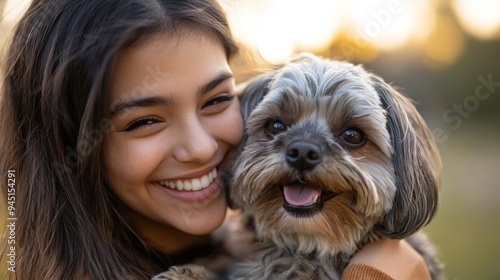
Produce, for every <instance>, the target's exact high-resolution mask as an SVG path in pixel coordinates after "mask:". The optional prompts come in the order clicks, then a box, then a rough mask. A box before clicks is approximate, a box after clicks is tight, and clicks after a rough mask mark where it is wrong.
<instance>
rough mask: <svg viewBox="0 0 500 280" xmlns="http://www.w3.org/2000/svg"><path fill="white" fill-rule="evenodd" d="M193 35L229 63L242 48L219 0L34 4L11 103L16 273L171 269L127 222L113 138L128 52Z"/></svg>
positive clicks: (2, 157)
mask: <svg viewBox="0 0 500 280" xmlns="http://www.w3.org/2000/svg"><path fill="white" fill-rule="evenodd" d="M186 28H188V29H196V30H198V31H201V32H204V33H205V34H207V36H210V37H211V38H213V39H214V40H217V41H218V42H220V43H221V45H222V46H223V47H224V49H225V51H226V55H227V57H228V59H229V58H230V57H231V56H232V55H233V54H234V53H235V52H236V50H237V48H236V45H235V43H234V41H233V39H232V36H231V33H230V30H229V27H228V23H227V21H226V18H225V15H224V13H223V11H222V9H221V8H220V6H219V5H218V4H217V2H216V1H215V0H190V1H173V0H168V1H167V0H127V1H119V0H33V2H32V4H31V6H30V7H29V8H28V10H27V12H26V13H25V14H24V16H23V17H22V19H21V20H20V22H19V23H18V25H17V26H16V29H15V32H14V35H13V39H12V43H11V46H10V48H9V52H8V56H7V59H6V65H5V69H4V73H5V80H4V83H3V89H2V94H1V96H0V101H1V104H0V116H1V120H0V125H1V126H0V144H1V149H0V172H1V174H2V179H1V180H2V181H1V183H0V186H1V188H0V189H1V190H0V192H1V194H2V199H1V202H0V203H1V204H0V206H1V209H2V210H1V212H0V213H6V210H7V208H8V205H9V204H8V203H7V199H6V198H7V192H8V190H10V189H9V187H12V185H11V186H8V184H7V179H6V174H7V173H8V170H14V172H15V179H16V181H15V186H14V187H15V212H13V213H11V214H13V215H11V216H8V215H10V214H8V215H6V214H2V215H3V217H1V218H2V221H6V218H7V217H10V218H12V217H14V216H15V217H16V218H17V220H16V227H15V254H16V256H15V265H16V267H15V271H16V275H15V276H14V277H17V278H19V279H28V278H32V277H36V278H37V279H75V278H82V279H87V278H90V279H118V278H120V279H121V278H123V279H129V278H131V279H142V278H148V277H150V276H151V274H152V273H156V271H155V270H162V269H165V268H166V267H168V265H169V264H170V263H169V261H168V260H160V258H158V257H157V256H158V254H156V253H155V252H154V251H148V250H147V248H146V246H145V245H142V244H141V241H140V239H139V238H138V237H137V236H135V234H134V233H133V231H132V230H131V228H130V227H129V226H128V225H127V223H126V221H125V219H124V218H123V217H121V216H120V214H119V211H118V210H117V207H116V205H117V203H116V199H115V198H114V197H113V195H112V194H111V192H110V191H109V188H108V187H107V183H106V174H105V170H104V166H103V162H104V161H103V157H104V156H105V154H104V151H103V148H102V147H103V145H102V143H103V138H104V137H105V134H106V133H107V132H109V128H110V124H109V121H107V118H106V108H108V106H109V100H108V99H109V98H108V93H109V87H110V85H109V81H110V75H111V71H112V68H113V65H114V61H115V60H116V56H117V54H118V53H119V51H120V50H122V49H124V48H126V47H128V46H130V45H131V44H133V43H134V42H136V41H137V40H139V39H141V38H144V37H145V36H150V35H153V34H156V33H165V32H166V33H169V34H174V35H175V33H176V32H179V30H180V29H186ZM7 235H9V233H8V230H6V231H5V234H4V237H3V239H2V248H3V249H2V250H3V252H2V256H3V257H5V256H6V255H7V253H8V251H9V250H10V246H12V245H11V244H8V242H7V241H8V238H7V237H8V236H7ZM141 248H142V249H143V252H142V253H141V252H139V251H141ZM2 263H3V264H5V261H4V260H2ZM11 277H12V275H11Z"/></svg>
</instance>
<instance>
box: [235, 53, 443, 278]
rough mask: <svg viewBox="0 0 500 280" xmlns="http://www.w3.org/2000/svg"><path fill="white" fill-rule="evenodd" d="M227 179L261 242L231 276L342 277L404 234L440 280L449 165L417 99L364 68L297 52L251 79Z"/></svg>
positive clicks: (250, 227) (237, 205) (244, 100)
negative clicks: (437, 233) (434, 230)
mask: <svg viewBox="0 0 500 280" xmlns="http://www.w3.org/2000/svg"><path fill="white" fill-rule="evenodd" d="M241 106H242V114H243V118H244V120H245V125H246V127H245V129H246V132H245V135H244V139H243V143H242V145H241V146H240V147H241V148H240V150H239V151H238V152H237V153H236V156H235V158H234V159H233V162H232V165H231V170H230V173H232V174H231V175H230V176H229V177H228V178H227V180H228V182H229V185H230V195H229V196H230V198H231V204H232V206H233V207H236V208H240V209H241V210H242V211H243V212H244V213H245V215H247V219H246V221H245V223H246V224H247V225H249V226H247V227H248V228H249V230H251V231H254V232H255V234H256V238H257V240H258V247H257V248H258V251H257V253H256V256H254V258H253V260H249V261H247V262H242V263H240V264H237V265H236V266H235V267H234V268H233V269H232V272H231V275H230V277H229V278H230V279H340V277H341V275H342V272H343V270H344V269H345V268H346V266H347V264H348V263H349V260H350V259H351V257H352V256H353V254H354V253H355V252H356V251H357V250H358V249H359V248H361V246H363V245H364V244H366V243H367V242H371V241H374V240H378V239H379V238H380V237H383V236H385V237H389V238H396V239H403V238H406V240H408V242H409V243H410V244H411V245H412V246H414V248H415V249H416V250H417V251H418V252H419V253H420V254H422V256H423V257H424V260H425V261H426V264H427V266H428V268H429V271H430V273H431V276H432V279H442V272H441V270H442V267H441V264H440V263H439V261H438V259H437V257H436V252H435V250H434V247H433V246H432V245H431V244H430V243H429V242H428V241H427V240H426V238H425V236H423V234H422V233H418V231H419V230H420V229H421V228H422V227H423V226H425V225H427V224H428V223H429V222H430V221H431V219H432V218H433V217H434V215H435V213H436V211H437V206H438V200H439V188H440V186H439V185H440V172H441V161H440V157H439V153H438V150H437V147H436V144H435V142H434V140H433V138H432V135H431V133H430V131H429V129H428V127H427V125H426V124H425V122H424V120H423V119H422V117H421V116H420V115H419V114H418V112H417V110H416V108H415V107H414V105H413V104H412V101H411V100H410V99H409V98H407V97H406V96H404V95H403V94H401V93H399V92H398V91H397V90H395V89H394V88H393V87H392V86H390V85H389V84H387V83H386V82H384V81H383V80H382V79H381V78H379V77H377V76H376V75H374V74H372V73H369V72H367V71H366V70H364V69H363V68H362V67H361V66H355V65H353V64H350V63H347V62H340V61H333V60H328V59H323V58H319V57H317V56H314V55H312V54H301V55H299V56H298V57H296V58H295V59H293V60H292V61H291V62H290V63H288V64H286V65H284V66H283V67H282V68H279V69H277V70H275V71H270V72H268V73H265V74H263V75H261V76H259V77H257V78H255V79H254V80H253V81H251V82H250V83H249V85H248V86H247V87H246V89H245V92H244V94H243V98H242V102H241Z"/></svg>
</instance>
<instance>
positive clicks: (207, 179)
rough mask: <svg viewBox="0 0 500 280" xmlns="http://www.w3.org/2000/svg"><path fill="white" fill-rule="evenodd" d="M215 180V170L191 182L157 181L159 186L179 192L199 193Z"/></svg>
mask: <svg viewBox="0 0 500 280" xmlns="http://www.w3.org/2000/svg"><path fill="white" fill-rule="evenodd" d="M215 178H217V169H215V168H214V169H213V170H212V171H210V172H209V173H208V174H206V175H203V176H202V177H201V178H193V179H191V180H175V181H159V183H160V185H162V186H165V187H169V188H171V189H176V190H179V191H199V190H201V189H204V188H206V187H208V186H209V185H210V184H211V183H212V182H213V181H214V180H215Z"/></svg>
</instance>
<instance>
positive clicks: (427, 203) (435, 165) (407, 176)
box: [372, 76, 441, 238]
mask: <svg viewBox="0 0 500 280" xmlns="http://www.w3.org/2000/svg"><path fill="white" fill-rule="evenodd" d="M372 80H373V81H374V87H375V90H376V91H377V93H378V95H379V97H380V100H381V102H382V106H383V107H384V108H385V110H386V112H387V116H386V117H387V130H388V131H389V134H390V135H391V144H392V146H393V152H394V153H393V156H392V163H393V165H394V169H395V174H396V188H397V190H396V196H395V198H394V204H393V207H392V209H391V210H390V211H389V212H388V213H387V214H386V215H385V216H384V218H383V219H382V221H381V222H380V223H379V224H378V226H377V227H378V230H379V231H380V232H381V233H382V234H383V235H385V236H387V237H391V238H404V237H406V236H408V235H410V234H413V233H415V232H416V231H418V230H419V229H420V228H422V227H423V226H425V225H427V224H428V223H429V222H430V221H431V219H432V218H433V217H434V215H435V213H436V211H437V205H438V200H439V184H440V173H441V160H440V157H439V153H438V151H437V147H436V144H435V142H434V139H433V137H432V134H431V133H430V131H429V129H428V127H427V125H426V124H425V122H424V120H423V119H422V117H421V116H420V114H419V113H418V112H417V110H416V108H415V106H414V105H413V103H412V102H411V100H410V99H409V98H407V97H405V96H403V95H402V94H401V93H399V92H397V91H396V90H395V89H393V88H392V87H391V86H390V85H388V84H386V83H385V82H384V81H382V79H380V78H378V77H375V76H374V77H373V78H372Z"/></svg>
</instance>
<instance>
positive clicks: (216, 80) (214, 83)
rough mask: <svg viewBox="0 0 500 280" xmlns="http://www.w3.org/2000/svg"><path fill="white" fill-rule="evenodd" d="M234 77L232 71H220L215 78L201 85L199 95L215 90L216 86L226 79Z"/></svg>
mask: <svg viewBox="0 0 500 280" xmlns="http://www.w3.org/2000/svg"><path fill="white" fill-rule="evenodd" d="M232 78H234V76H233V74H232V73H231V72H226V71H224V72H221V73H219V74H218V75H217V76H216V77H215V78H214V79H212V80H211V81H210V82H208V83H206V84H204V85H203V86H201V87H200V90H199V96H202V95H203V94H205V93H207V92H209V91H211V90H213V89H214V88H216V87H217V86H218V85H220V84H221V83H223V82H225V81H226V80H229V79H232Z"/></svg>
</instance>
